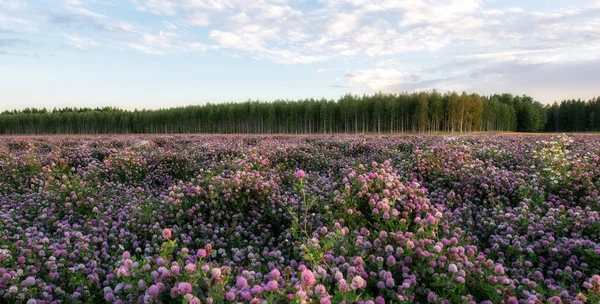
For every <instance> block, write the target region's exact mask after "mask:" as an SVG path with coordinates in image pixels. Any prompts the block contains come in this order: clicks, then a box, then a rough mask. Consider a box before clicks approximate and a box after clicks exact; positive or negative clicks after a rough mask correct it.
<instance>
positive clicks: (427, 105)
mask: <svg viewBox="0 0 600 304" xmlns="http://www.w3.org/2000/svg"><path fill="white" fill-rule="evenodd" d="M599 115H600V98H596V99H591V100H589V101H581V100H569V101H562V102H560V103H554V104H552V105H543V104H541V103H540V102H538V101H535V100H534V99H533V98H531V97H529V96H525V95H523V96H513V95H511V94H495V95H491V96H482V95H478V94H467V93H465V92H463V93H462V94H458V93H456V92H448V93H444V94H441V93H439V92H436V91H433V92H429V93H427V92H421V93H410V94H409V93H402V94H383V93H378V94H374V95H363V96H356V95H350V94H347V95H344V96H342V97H341V98H339V99H338V100H327V99H303V100H296V101H289V100H276V101H273V102H264V101H247V102H242V103H220V104H212V103H208V104H205V105H195V106H186V107H174V108H168V109H159V110H134V111H128V110H122V109H118V108H112V107H105V108H95V109H92V108H62V109H56V108H55V109H53V110H48V109H45V108H44V109H36V108H27V109H24V110H13V111H5V112H3V113H1V114H0V134H5V135H17V134H107V133H119V134H141V133H229V134H232V133H262V134H274V133H286V134H331V133H353V134H357V133H375V134H381V133H437V132H458V133H464V132H485V131H517V132H542V131H549V132H575V131H577V132H582V131H600V117H598V116H599Z"/></svg>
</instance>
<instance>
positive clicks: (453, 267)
mask: <svg viewBox="0 0 600 304" xmlns="http://www.w3.org/2000/svg"><path fill="white" fill-rule="evenodd" d="M448 271H450V272H453V273H454V272H458V267H456V264H450V265H449V266H448Z"/></svg>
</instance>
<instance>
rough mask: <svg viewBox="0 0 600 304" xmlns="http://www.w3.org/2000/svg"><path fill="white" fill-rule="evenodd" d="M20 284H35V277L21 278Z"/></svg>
mask: <svg viewBox="0 0 600 304" xmlns="http://www.w3.org/2000/svg"><path fill="white" fill-rule="evenodd" d="M21 285H23V286H33V285H35V278H34V277H27V278H26V279H25V280H23V282H21Z"/></svg>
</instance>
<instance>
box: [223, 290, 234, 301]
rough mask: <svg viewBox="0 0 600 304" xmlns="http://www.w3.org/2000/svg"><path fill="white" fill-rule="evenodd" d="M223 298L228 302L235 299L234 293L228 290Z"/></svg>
mask: <svg viewBox="0 0 600 304" xmlns="http://www.w3.org/2000/svg"><path fill="white" fill-rule="evenodd" d="M225 300H227V301H229V302H233V301H235V293H234V292H233V291H230V292H228V293H226V294H225Z"/></svg>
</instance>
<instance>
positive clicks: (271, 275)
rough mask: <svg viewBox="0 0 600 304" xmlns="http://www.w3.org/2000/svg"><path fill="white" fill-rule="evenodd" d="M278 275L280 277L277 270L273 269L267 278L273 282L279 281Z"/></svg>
mask: <svg viewBox="0 0 600 304" xmlns="http://www.w3.org/2000/svg"><path fill="white" fill-rule="evenodd" d="M280 275H281V273H280V272H279V270H277V268H275V269H273V270H271V272H269V276H270V277H271V279H273V280H277V279H279V276H280Z"/></svg>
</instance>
